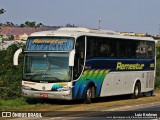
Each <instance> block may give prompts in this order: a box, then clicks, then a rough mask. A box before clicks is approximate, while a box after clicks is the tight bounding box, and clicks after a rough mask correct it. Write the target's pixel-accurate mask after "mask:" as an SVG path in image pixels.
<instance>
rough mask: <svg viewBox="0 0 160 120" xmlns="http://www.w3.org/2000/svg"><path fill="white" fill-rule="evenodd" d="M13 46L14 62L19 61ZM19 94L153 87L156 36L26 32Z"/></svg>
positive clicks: (91, 93)
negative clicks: (27, 34)
mask: <svg viewBox="0 0 160 120" xmlns="http://www.w3.org/2000/svg"><path fill="white" fill-rule="evenodd" d="M21 52H22V49H19V50H17V51H16V53H15V55H14V64H15V65H18V56H19V54H20V53H21ZM23 54H24V64H23V78H22V92H23V96H25V97H28V98H46V99H47V98H48V99H65V100H73V99H85V102H86V103H90V102H91V99H92V98H97V97H105V96H114V95H124V94H130V95H131V96H132V97H133V98H138V97H139V96H140V94H141V93H146V92H150V93H151V95H152V93H153V90H154V83H155V66H156V62H155V61H156V56H155V41H154V39H153V38H150V37H135V36H122V35H118V34H117V33H116V32H113V31H106V30H95V29H88V28H60V29H58V30H55V31H42V32H36V33H33V34H31V36H30V37H28V40H27V44H26V49H25V50H24V51H23Z"/></svg>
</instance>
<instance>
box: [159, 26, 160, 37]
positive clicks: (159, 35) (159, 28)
mask: <svg viewBox="0 0 160 120" xmlns="http://www.w3.org/2000/svg"><path fill="white" fill-rule="evenodd" d="M159 36H160V24H159Z"/></svg>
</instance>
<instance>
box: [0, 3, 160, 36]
mask: <svg viewBox="0 0 160 120" xmlns="http://www.w3.org/2000/svg"><path fill="white" fill-rule="evenodd" d="M0 8H3V9H5V10H6V12H5V13H4V14H3V15H0V22H1V23H5V22H6V21H8V22H13V23H14V24H19V25H20V24H21V23H25V22H26V21H31V22H32V21H35V22H37V23H40V22H41V23H43V24H44V25H49V26H65V25H66V24H68V23H69V24H74V25H76V26H80V27H88V28H98V27H99V25H100V27H101V29H107V30H113V31H120V32H136V33H148V34H159V33H160V30H159V29H160V0H0ZM99 20H100V23H99Z"/></svg>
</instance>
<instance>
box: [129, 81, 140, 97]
mask: <svg viewBox="0 0 160 120" xmlns="http://www.w3.org/2000/svg"><path fill="white" fill-rule="evenodd" d="M140 94H141V84H140V83H139V82H137V83H136V84H135V86H134V92H133V94H132V96H131V98H133V99H137V98H139V97H140Z"/></svg>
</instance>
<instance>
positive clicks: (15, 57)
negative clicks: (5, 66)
mask: <svg viewBox="0 0 160 120" xmlns="http://www.w3.org/2000/svg"><path fill="white" fill-rule="evenodd" d="M21 52H22V48H20V49H18V50H17V51H16V52H15V53H14V56H13V65H18V57H19V54H20V53H21Z"/></svg>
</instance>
